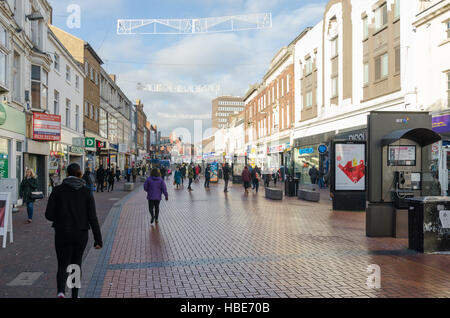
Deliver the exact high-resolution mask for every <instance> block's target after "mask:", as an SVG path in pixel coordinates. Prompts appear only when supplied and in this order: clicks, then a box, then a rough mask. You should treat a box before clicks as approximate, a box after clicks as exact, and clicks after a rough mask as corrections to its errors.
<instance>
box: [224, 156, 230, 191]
mask: <svg viewBox="0 0 450 318" xmlns="http://www.w3.org/2000/svg"><path fill="white" fill-rule="evenodd" d="M230 174H231V169H230V166H229V165H228V162H227V163H225V166H224V167H223V181H224V182H225V187H224V189H223V192H225V193H227V192H228V182H229V181H230Z"/></svg>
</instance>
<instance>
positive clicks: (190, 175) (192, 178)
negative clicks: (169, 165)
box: [187, 164, 195, 191]
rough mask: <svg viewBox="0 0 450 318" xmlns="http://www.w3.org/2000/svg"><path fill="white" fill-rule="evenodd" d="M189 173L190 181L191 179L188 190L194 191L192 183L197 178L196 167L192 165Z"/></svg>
mask: <svg viewBox="0 0 450 318" xmlns="http://www.w3.org/2000/svg"><path fill="white" fill-rule="evenodd" d="M187 173H188V179H189V186H188V190H189V191H193V190H192V187H191V186H192V181H193V180H194V177H195V172H194V167H193V166H192V164H190V165H189V167H188V171H187Z"/></svg>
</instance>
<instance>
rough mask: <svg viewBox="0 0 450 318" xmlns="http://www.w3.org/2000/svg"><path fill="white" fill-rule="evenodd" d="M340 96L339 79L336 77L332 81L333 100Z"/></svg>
mask: <svg viewBox="0 0 450 318" xmlns="http://www.w3.org/2000/svg"><path fill="white" fill-rule="evenodd" d="M337 96H338V77H337V76H335V77H333V78H332V79H331V98H335V97H337Z"/></svg>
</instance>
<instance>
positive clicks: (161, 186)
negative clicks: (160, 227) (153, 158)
mask: <svg viewBox="0 0 450 318" xmlns="http://www.w3.org/2000/svg"><path fill="white" fill-rule="evenodd" d="M144 190H145V192H147V200H148V208H149V210H150V215H151V216H152V219H151V221H150V224H153V222H156V223H159V221H158V217H159V204H160V202H161V199H162V194H163V193H164V196H165V197H166V201H167V200H169V195H168V193H167V187H166V183H165V182H164V180H163V179H162V178H161V172H160V171H159V170H158V169H156V168H153V169H152V171H151V172H150V177H148V178H147V180H146V181H145V183H144Z"/></svg>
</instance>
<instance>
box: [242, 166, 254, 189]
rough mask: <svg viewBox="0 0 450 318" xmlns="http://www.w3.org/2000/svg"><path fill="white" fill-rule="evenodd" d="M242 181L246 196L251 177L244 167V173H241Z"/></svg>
mask: <svg viewBox="0 0 450 318" xmlns="http://www.w3.org/2000/svg"><path fill="white" fill-rule="evenodd" d="M242 181H243V182H244V189H245V194H246V195H248V189H249V188H250V182H251V181H252V176H251V174H250V171H249V170H248V167H247V166H245V168H244V171H242Z"/></svg>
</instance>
